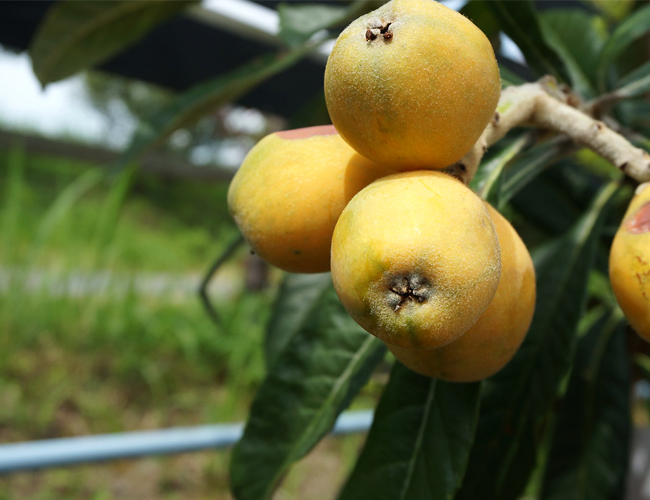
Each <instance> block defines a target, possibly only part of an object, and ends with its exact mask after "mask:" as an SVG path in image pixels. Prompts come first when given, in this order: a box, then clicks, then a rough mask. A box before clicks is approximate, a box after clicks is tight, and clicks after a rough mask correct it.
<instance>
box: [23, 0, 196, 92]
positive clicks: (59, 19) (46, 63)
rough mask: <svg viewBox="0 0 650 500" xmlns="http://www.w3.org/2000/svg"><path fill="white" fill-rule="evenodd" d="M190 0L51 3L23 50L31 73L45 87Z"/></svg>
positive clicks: (119, 46)
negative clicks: (27, 46)
mask: <svg viewBox="0 0 650 500" xmlns="http://www.w3.org/2000/svg"><path fill="white" fill-rule="evenodd" d="M193 3H194V2H193V1H183V2H179V1H171V0H165V1H158V2H133V1H113V2H78V1H73V0H66V1H62V2H58V3H56V4H54V6H52V7H51V8H50V9H49V10H48V12H47V14H46V16H45V19H44V20H43V21H42V22H41V24H40V25H39V27H38V29H37V31H36V34H35V35H34V38H33V40H32V43H31V47H30V48H29V54H30V56H31V58H32V64H33V66H34V73H35V74H36V76H37V77H38V79H39V81H40V82H41V83H42V84H43V85H46V84H48V83H51V82H55V81H57V80H61V79H63V78H66V77H68V76H70V75H73V74H74V73H76V72H77V71H79V70H82V69H84V68H87V67H89V66H92V65H94V64H97V63H99V62H101V61H103V60H105V59H107V58H108V57H110V56H111V55H113V54H116V53H117V52H119V51H121V50H122V49H124V48H126V47H128V46H129V45H130V44H132V43H133V42H135V41H137V40H139V39H140V38H142V37H143V36H144V35H146V34H147V33H148V32H149V31H151V29H153V28H154V27H155V26H156V25H158V24H160V23H162V22H164V21H166V20H167V19H170V18H171V17H174V16H176V15H177V14H178V13H179V12H181V11H182V10H184V9H186V8H187V7H188V6H189V5H191V4H193Z"/></svg>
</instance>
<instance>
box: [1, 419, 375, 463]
mask: <svg viewBox="0 0 650 500" xmlns="http://www.w3.org/2000/svg"><path fill="white" fill-rule="evenodd" d="M372 417H373V412H372V410H368V411H354V412H345V413H343V414H341V416H340V417H339V418H338V420H337V421H336V425H335V426H334V429H333V431H332V434H348V433H355V432H363V431H366V430H368V428H369V427H370V424H371V423H372ZM243 430H244V424H241V423H239V424H217V425H202V426H198V427H178V428H172V429H161V430H155V431H142V432H123V433H115V434H99V435H95V436H82V437H73V438H58V439H47V440H42V441H29V442H23V443H15V444H4V445H0V474H3V473H8V472H17V471H25V470H34V469H43V468H47V467H59V466H64V465H73V464H82V463H88V462H100V461H105V460H116V459H122V458H133V457H142V456H148V455H165V454H172V453H183V452H188V451H198V450H206V449H219V448H227V447H229V446H232V445H234V444H235V443H236V442H237V441H238V440H239V439H240V438H241V436H242V433H243Z"/></svg>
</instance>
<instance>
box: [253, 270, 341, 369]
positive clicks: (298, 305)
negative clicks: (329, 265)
mask: <svg viewBox="0 0 650 500" xmlns="http://www.w3.org/2000/svg"><path fill="white" fill-rule="evenodd" d="M331 287H332V278H331V276H330V274H329V273H319V274H291V273H287V274H286V275H285V277H284V280H283V281H282V285H280V289H279V290H278V294H277V296H276V298H275V303H274V304H273V310H272V313H271V318H270V319H269V323H268V325H267V327H266V337H265V339H264V355H265V358H266V366H267V367H270V366H271V365H272V364H273V362H274V361H275V360H276V359H277V357H278V355H279V354H280V353H281V352H282V351H283V350H284V348H285V347H286V345H287V343H288V342H289V341H290V340H291V337H293V336H294V335H295V334H296V333H298V332H300V331H301V329H302V328H303V326H304V325H305V323H306V322H307V321H308V320H309V318H310V316H311V315H312V314H314V313H315V312H316V310H317V309H318V307H319V306H320V301H321V300H322V298H323V295H325V294H326V293H330V288H331Z"/></svg>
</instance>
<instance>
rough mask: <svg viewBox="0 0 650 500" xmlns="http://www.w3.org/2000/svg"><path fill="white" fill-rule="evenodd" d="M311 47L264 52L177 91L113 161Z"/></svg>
mask: <svg viewBox="0 0 650 500" xmlns="http://www.w3.org/2000/svg"><path fill="white" fill-rule="evenodd" d="M314 47H315V45H313V44H308V45H305V46H303V47H301V48H299V49H294V50H290V51H287V52H283V53H279V54H266V55H264V56H262V57H259V58H256V59H254V60H253V61H250V62H248V63H246V64H244V65H243V66H241V67H239V68H237V69H235V70H233V71H231V72H229V73H227V74H225V75H222V76H219V77H217V78H214V79H211V80H207V81H205V82H203V83H200V84H198V85H196V86H195V87H193V88H191V89H190V90H188V91H187V92H185V93H183V94H181V95H180V96H179V97H178V98H177V99H175V100H174V101H173V102H172V103H170V104H169V105H168V106H167V107H165V108H163V109H162V110H160V111H159V112H158V113H156V114H155V115H154V116H152V117H151V119H149V120H148V121H144V122H142V123H141V124H140V126H139V127H138V129H137V131H136V133H135V135H134V137H133V139H132V140H131V144H129V146H128V148H127V149H126V151H125V152H124V153H123V154H122V155H121V156H120V158H119V159H118V160H117V166H118V167H123V166H124V165H126V164H127V163H129V162H130V161H133V160H134V159H136V158H138V157H139V156H140V155H141V154H142V153H144V152H145V151H147V150H148V149H149V148H152V147H154V146H155V145H157V144H159V143H160V142H161V141H163V140H164V139H166V138H167V137H169V135H171V134H172V132H174V131H175V130H177V129H179V128H181V127H183V126H186V125H188V124H191V123H193V122H195V121H196V120H198V119H199V118H201V117H202V116H203V115H205V114H206V113H208V112H209V111H212V110H214V109H216V108H218V107H220V106H223V105H224V104H227V103H229V102H231V101H233V100H235V99H237V98H238V97H241V96H242V95H244V94H246V93H247V92H249V91H250V90H252V89H253V88H254V87H255V86H257V85H259V84H260V83H262V82H263V81H265V80H267V79H268V78H270V77H272V76H274V75H276V74H278V73H280V72H282V71H284V70H286V69H288V68H290V67H291V66H293V65H294V64H296V63H297V62H298V61H300V60H301V59H302V58H303V57H305V56H306V55H307V54H308V53H309V52H310V51H311V50H313V48H314Z"/></svg>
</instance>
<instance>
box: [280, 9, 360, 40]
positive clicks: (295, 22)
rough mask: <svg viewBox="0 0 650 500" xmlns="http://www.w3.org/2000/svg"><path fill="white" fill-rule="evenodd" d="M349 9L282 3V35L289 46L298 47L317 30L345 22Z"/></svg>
mask: <svg viewBox="0 0 650 500" xmlns="http://www.w3.org/2000/svg"><path fill="white" fill-rule="evenodd" d="M355 7H356V6H355ZM349 10H350V9H349V8H345V7H337V6H334V5H322V4H307V5H304V4H303V5H292V4H287V3H282V4H280V6H279V7H278V14H279V16H280V37H281V38H282V39H283V40H284V42H285V43H286V44H287V45H288V46H289V47H298V46H300V45H302V44H303V43H305V42H306V41H307V40H309V39H310V38H311V37H312V36H313V35H314V34H316V33H317V32H319V31H321V30H324V29H328V28H330V27H332V26H336V25H337V24H340V23H341V22H343V21H344V20H345V19H347V18H348V16H349Z"/></svg>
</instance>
